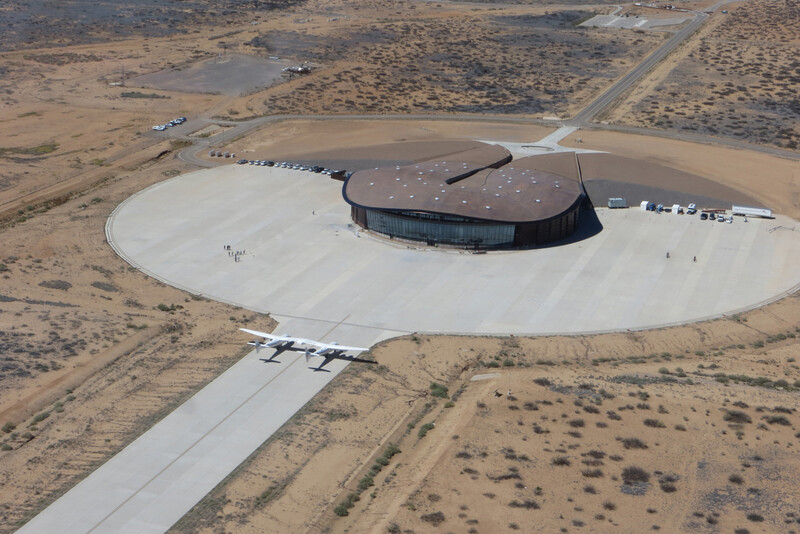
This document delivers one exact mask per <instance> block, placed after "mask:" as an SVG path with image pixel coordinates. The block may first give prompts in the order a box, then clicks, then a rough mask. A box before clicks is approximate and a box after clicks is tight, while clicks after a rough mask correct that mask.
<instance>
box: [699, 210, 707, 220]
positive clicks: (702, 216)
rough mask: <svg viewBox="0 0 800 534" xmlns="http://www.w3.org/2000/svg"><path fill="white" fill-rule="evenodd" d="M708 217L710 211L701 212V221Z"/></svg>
mask: <svg viewBox="0 0 800 534" xmlns="http://www.w3.org/2000/svg"><path fill="white" fill-rule="evenodd" d="M706 219H708V213H705V212H703V213H701V214H700V220H701V221H705V220H706Z"/></svg>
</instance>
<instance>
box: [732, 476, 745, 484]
mask: <svg viewBox="0 0 800 534" xmlns="http://www.w3.org/2000/svg"><path fill="white" fill-rule="evenodd" d="M728 481H729V482H730V483H732V484H744V479H743V478H742V475H739V474H737V473H734V474H732V475H731V476H729V477H728Z"/></svg>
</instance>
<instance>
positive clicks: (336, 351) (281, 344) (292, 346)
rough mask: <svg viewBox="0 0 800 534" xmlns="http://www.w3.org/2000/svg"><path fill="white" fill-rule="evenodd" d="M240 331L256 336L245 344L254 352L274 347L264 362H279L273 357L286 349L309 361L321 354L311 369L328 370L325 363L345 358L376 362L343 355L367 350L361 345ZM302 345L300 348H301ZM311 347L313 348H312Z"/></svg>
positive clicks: (352, 360)
mask: <svg viewBox="0 0 800 534" xmlns="http://www.w3.org/2000/svg"><path fill="white" fill-rule="evenodd" d="M239 330H241V331H242V332H247V333H248V334H252V335H254V336H256V338H261V339H256V340H255V341H250V342H248V343H247V344H248V345H252V346H254V347H255V348H256V353H258V351H259V350H261V349H264V348H272V349H275V353H273V355H272V356H270V357H269V358H266V359H262V361H264V362H274V363H279V362H277V360H275V357H276V356H277V355H278V354H280V353H281V352H283V351H286V350H293V351H301V350H302V351H303V352H304V353H305V356H306V361H309V360H310V359H311V358H312V357H313V356H322V357H323V358H325V359H324V361H323V362H322V363H321V364H320V365H319V367H309V369H311V370H313V371H326V372H329V371H328V369H323V367H325V366H326V365H328V364H329V363H330V362H332V361H333V360H347V361H349V362H361V363H377V362H376V361H374V360H365V359H363V358H356V357H355V356H345V355H344V353H345V352H348V351H352V352H364V351H366V350H369V349H367V348H363V347H347V346H344V345H339V344H338V343H336V342H333V343H322V342H320V341H314V340H312V339H303V338H299V337H291V336H288V335H287V336H277V335H274V334H267V333H266V332H259V331H258V330H249V329H247V328H240V329H239ZM301 347H302V348H301ZM312 349H313V350H312Z"/></svg>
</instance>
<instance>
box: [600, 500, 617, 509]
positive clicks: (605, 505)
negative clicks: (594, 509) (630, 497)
mask: <svg viewBox="0 0 800 534" xmlns="http://www.w3.org/2000/svg"><path fill="white" fill-rule="evenodd" d="M603 508H604V509H605V510H609V511H613V510H616V509H617V505H616V504H614V503H613V502H611V501H605V502H604V503H603Z"/></svg>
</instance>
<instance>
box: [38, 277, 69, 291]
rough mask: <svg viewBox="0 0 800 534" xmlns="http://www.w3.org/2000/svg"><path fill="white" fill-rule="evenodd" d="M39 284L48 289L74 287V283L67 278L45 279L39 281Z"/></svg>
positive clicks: (63, 289)
mask: <svg viewBox="0 0 800 534" xmlns="http://www.w3.org/2000/svg"><path fill="white" fill-rule="evenodd" d="M39 285H40V286H41V287H46V288H47V289H60V290H61V291H66V290H68V289H69V288H71V287H72V284H70V283H69V282H67V281H65V280H43V281H41V282H39Z"/></svg>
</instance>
